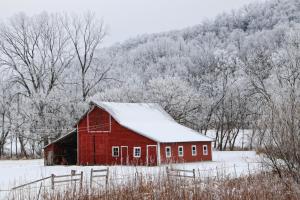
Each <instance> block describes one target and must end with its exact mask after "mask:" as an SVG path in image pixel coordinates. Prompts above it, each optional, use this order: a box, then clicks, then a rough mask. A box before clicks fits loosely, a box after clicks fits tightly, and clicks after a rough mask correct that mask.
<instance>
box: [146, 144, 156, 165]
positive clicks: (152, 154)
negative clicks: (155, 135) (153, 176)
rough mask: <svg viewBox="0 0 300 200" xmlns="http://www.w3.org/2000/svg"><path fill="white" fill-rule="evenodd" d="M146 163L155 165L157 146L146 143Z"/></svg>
mask: <svg viewBox="0 0 300 200" xmlns="http://www.w3.org/2000/svg"><path fill="white" fill-rule="evenodd" d="M147 165H149V166H155V165H157V146H156V145H147Z"/></svg>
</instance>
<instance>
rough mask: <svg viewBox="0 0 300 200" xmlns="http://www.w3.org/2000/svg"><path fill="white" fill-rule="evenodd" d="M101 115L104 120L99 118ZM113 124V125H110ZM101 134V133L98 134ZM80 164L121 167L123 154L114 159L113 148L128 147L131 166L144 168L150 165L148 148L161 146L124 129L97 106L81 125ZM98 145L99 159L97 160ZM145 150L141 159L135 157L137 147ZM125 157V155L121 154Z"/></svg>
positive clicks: (79, 130) (81, 121)
mask: <svg viewBox="0 0 300 200" xmlns="http://www.w3.org/2000/svg"><path fill="white" fill-rule="evenodd" d="M99 116H100V117H99ZM95 121H101V122H102V123H103V124H104V126H99V125H97V123H96V122H95ZM109 124H111V126H108V125H109ZM91 125H92V126H93V127H100V128H99V129H97V128H96V129H97V130H92V131H91V130H89V129H88V127H89V126H90V127H91ZM97 131H98V132H97ZM78 136H79V139H78V143H79V144H78V149H79V155H78V164H81V165H90V164H110V165H113V164H121V155H119V157H112V147H113V146H118V147H119V148H120V152H121V146H128V159H129V164H136V165H142V164H145V163H146V151H147V145H156V144H157V143H156V142H155V141H153V140H150V139H148V138H146V137H144V136H141V135H139V134H137V133H135V132H133V131H131V130H129V129H127V128H125V127H123V126H121V125H120V124H119V123H118V122H117V121H115V120H114V119H113V118H111V117H110V115H109V113H107V112H106V111H104V110H102V109H100V108H98V107H95V108H94V109H93V110H92V111H91V112H90V113H88V115H87V116H85V117H84V118H83V119H81V120H80V122H79V123H78ZM94 144H95V149H96V152H95V160H94ZM136 144H139V145H136ZM136 146H138V147H141V157H140V158H134V157H133V148H134V147H136ZM120 154H121V153H120Z"/></svg>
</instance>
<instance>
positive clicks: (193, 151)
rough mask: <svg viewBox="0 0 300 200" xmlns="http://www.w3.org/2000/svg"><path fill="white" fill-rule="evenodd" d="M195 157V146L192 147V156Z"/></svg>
mask: <svg viewBox="0 0 300 200" xmlns="http://www.w3.org/2000/svg"><path fill="white" fill-rule="evenodd" d="M196 155H197V147H196V145H192V156H196Z"/></svg>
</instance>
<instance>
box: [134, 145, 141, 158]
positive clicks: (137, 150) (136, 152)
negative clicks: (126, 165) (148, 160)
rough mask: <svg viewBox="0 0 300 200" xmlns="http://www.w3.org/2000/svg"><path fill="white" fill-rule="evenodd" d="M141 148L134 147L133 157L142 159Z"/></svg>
mask: <svg viewBox="0 0 300 200" xmlns="http://www.w3.org/2000/svg"><path fill="white" fill-rule="evenodd" d="M141 151H142V150H141V147H134V148H133V157H135V158H140V157H141Z"/></svg>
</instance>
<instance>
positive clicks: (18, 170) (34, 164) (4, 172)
mask: <svg viewBox="0 0 300 200" xmlns="http://www.w3.org/2000/svg"><path fill="white" fill-rule="evenodd" d="M259 161H260V157H259V156H258V155H256V153H255V152H254V151H233V152H229V151H227V152H219V151H214V152H213V161H206V162H196V163H185V164H173V165H172V167H174V168H181V169H196V171H198V172H200V173H201V174H202V175H207V176H209V175H214V171H216V170H222V171H224V173H226V174H232V173H234V174H235V175H237V176H240V175H243V174H246V173H249V170H250V171H251V172H253V171H255V170H259V169H260V167H261V164H260V162H259ZM104 167H105V166H44V163H43V160H42V159H39V160H7V161H0V190H5V189H10V188H12V187H14V186H17V185H20V184H24V183H27V182H30V181H33V180H36V179H40V178H42V177H47V176H50V175H51V174H55V175H63V174H70V171H71V170H77V171H83V172H84V176H85V178H88V177H87V176H88V175H89V173H90V170H91V168H94V169H101V168H104ZM165 167H166V165H163V166H160V167H142V166H138V167H135V166H111V167H109V168H110V172H111V174H113V175H116V176H121V177H123V176H128V175H132V174H134V173H135V172H136V171H138V172H143V173H147V174H148V173H150V174H155V173H159V172H161V171H164V170H165Z"/></svg>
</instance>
